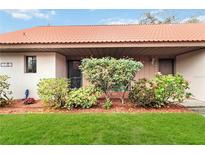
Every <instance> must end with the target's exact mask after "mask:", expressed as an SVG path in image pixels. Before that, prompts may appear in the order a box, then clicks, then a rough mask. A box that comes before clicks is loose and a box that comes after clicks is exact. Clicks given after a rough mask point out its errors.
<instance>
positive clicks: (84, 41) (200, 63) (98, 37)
mask: <svg viewBox="0 0 205 154" xmlns="http://www.w3.org/2000/svg"><path fill="white" fill-rule="evenodd" d="M106 56H111V57H116V58H122V57H131V58H134V59H136V60H137V61H141V62H142V63H143V64H144V68H143V69H142V70H141V71H140V72H138V73H137V74H136V79H139V78H152V77H153V76H154V75H155V74H156V73H157V72H161V73H162V74H175V73H180V74H182V75H183V76H184V77H185V79H187V80H188V81H189V82H190V88H191V89H190V91H191V92H192V93H193V95H194V97H195V98H196V99H199V100H204V101H205V90H204V88H205V24H203V23H195V24H158V25H83V26H39V27H33V28H29V29H23V30H18V31H15V32H9V33H4V34H0V74H1V75H2V74H5V75H8V76H9V77H11V78H10V80H9V81H10V84H11V90H12V91H13V96H14V98H15V99H21V98H23V97H24V93H25V90H26V89H29V91H30V97H34V98H36V99H38V94H37V83H38V82H39V80H40V79H41V78H58V77H63V78H70V80H71V87H73V88H78V87H81V86H86V85H87V84H88V82H87V81H86V79H85V78H84V76H83V74H82V73H81V71H80V70H79V68H78V66H79V65H80V63H81V59H82V58H85V57H99V58H100V57H106Z"/></svg>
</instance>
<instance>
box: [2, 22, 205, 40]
mask: <svg viewBox="0 0 205 154" xmlns="http://www.w3.org/2000/svg"><path fill="white" fill-rule="evenodd" d="M204 41H205V24H204V23H197V24H160V25H97V26H40V27H33V28H29V29H24V30H19V31H15V32H9V33H5V34H0V44H32V43H111V42H112V43H113V42H114V43H118V42H136V43H137V42H204Z"/></svg>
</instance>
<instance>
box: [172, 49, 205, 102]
mask: <svg viewBox="0 0 205 154" xmlns="http://www.w3.org/2000/svg"><path fill="white" fill-rule="evenodd" d="M176 73H180V74H182V75H183V76H184V77H185V79H187V80H188V81H189V82H190V91H191V92H192V93H193V95H194V96H195V98H196V99H199V100H204V101H205V49H203V50H198V51H194V52H191V53H187V54H183V55H179V56H177V57H176Z"/></svg>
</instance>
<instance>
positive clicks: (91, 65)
mask: <svg viewBox="0 0 205 154" xmlns="http://www.w3.org/2000/svg"><path fill="white" fill-rule="evenodd" d="M142 67H143V64H142V63H141V62H137V61H135V60H133V59H129V58H127V59H125V58H122V59H115V58H112V57H104V58H100V59H97V58H85V59H83V60H82V64H81V66H80V68H81V70H82V72H83V73H84V75H85V78H86V79H87V80H88V81H89V82H90V83H91V84H93V85H94V86H95V87H97V88H100V89H101V90H102V92H103V93H104V94H105V96H106V98H109V96H108V92H109V91H110V90H112V89H114V88H117V89H121V90H122V91H123V94H122V96H121V98H120V99H121V101H122V103H123V102H124V96H125V91H126V90H127V88H128V86H129V85H130V83H131V81H132V80H133V79H134V77H135V75H136V73H137V72H138V71H139V70H140V69H141V68H142Z"/></svg>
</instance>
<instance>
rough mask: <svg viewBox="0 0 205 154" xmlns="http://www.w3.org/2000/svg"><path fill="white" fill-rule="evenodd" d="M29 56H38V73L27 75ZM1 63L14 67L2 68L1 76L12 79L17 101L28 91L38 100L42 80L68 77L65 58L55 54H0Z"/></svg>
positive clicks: (12, 87)
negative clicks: (26, 62) (38, 87)
mask: <svg viewBox="0 0 205 154" xmlns="http://www.w3.org/2000/svg"><path fill="white" fill-rule="evenodd" d="M29 55H32V56H37V73H25V65H24V57H25V56H29ZM0 62H12V63H13V67H0V74H6V75H8V76H9V77H11V78H10V80H9V82H10V84H11V90H12V91H13V97H14V98H15V99H22V98H23V97H24V92H25V90H26V89H29V91H30V97H34V98H36V99H38V98H39V97H38V95H37V83H38V82H39V80H40V79H41V78H54V77H66V66H64V64H65V62H66V60H65V57H63V56H62V55H58V54H56V53H55V52H25V53H23V52H21V53H0ZM61 67H62V69H61Z"/></svg>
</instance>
